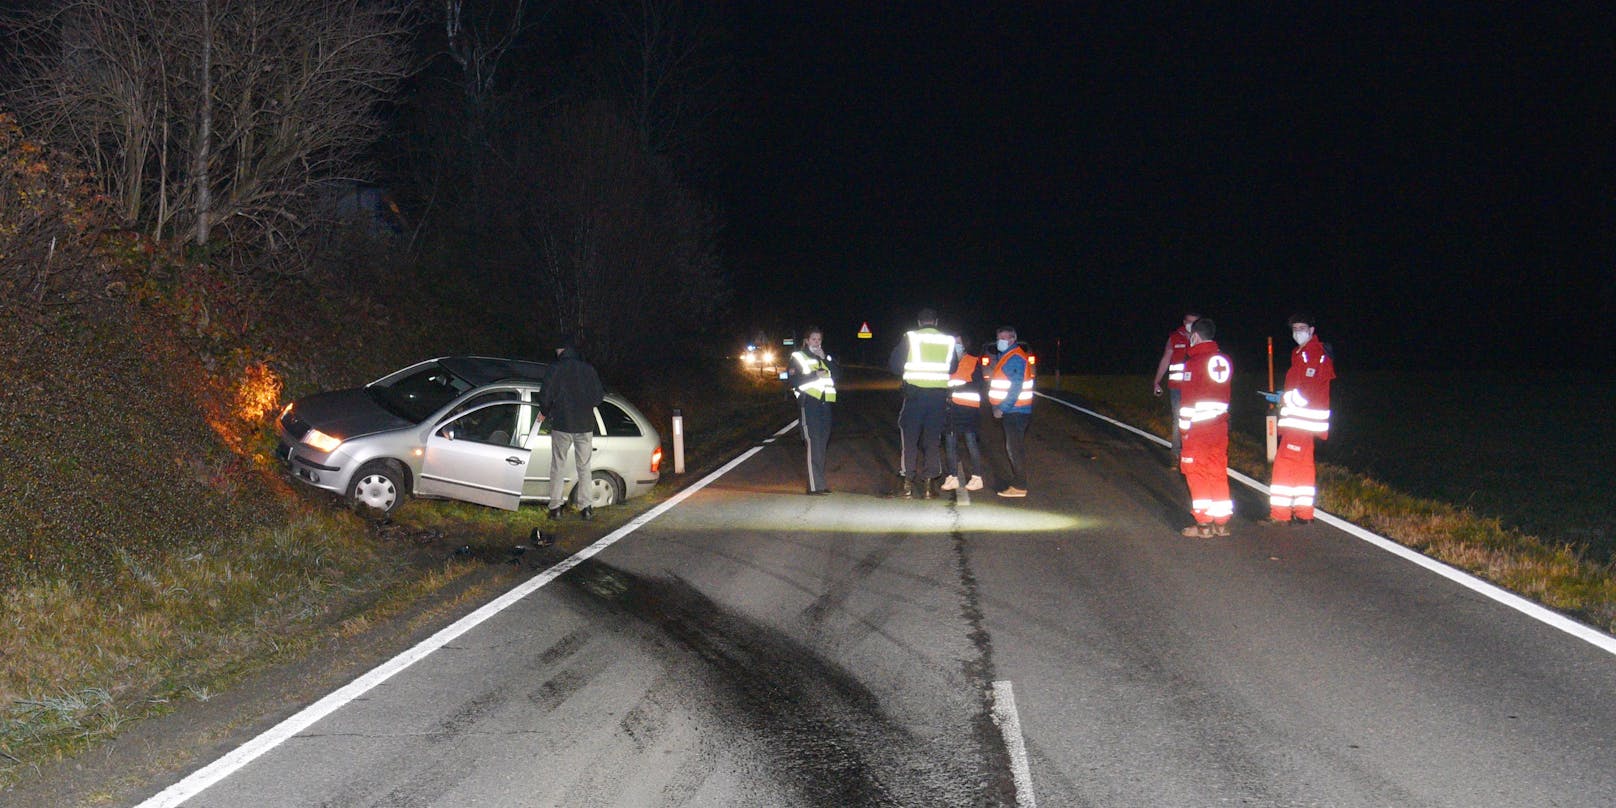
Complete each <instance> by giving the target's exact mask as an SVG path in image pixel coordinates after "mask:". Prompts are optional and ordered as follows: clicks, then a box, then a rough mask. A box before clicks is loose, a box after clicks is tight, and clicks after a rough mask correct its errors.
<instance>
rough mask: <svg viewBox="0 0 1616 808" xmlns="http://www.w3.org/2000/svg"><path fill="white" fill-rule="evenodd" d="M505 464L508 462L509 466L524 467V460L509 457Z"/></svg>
mask: <svg viewBox="0 0 1616 808" xmlns="http://www.w3.org/2000/svg"><path fill="white" fill-rule="evenodd" d="M505 462H507V463H509V464H511V465H513V466H520V465H522V458H520V457H507V458H505Z"/></svg>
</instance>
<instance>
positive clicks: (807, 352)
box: [786, 326, 841, 496]
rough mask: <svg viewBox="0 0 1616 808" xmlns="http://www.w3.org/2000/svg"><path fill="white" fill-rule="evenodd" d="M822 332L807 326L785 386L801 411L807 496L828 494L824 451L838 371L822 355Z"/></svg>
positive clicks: (822, 330) (828, 443)
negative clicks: (788, 388) (806, 463)
mask: <svg viewBox="0 0 1616 808" xmlns="http://www.w3.org/2000/svg"><path fill="white" fill-rule="evenodd" d="M824 342H825V331H824V329H822V328H820V327H819V326H809V327H808V329H807V330H806V331H805V332H804V334H803V338H802V350H800V351H792V352H791V361H790V363H789V365H788V367H787V368H786V383H787V384H789V385H790V386H791V392H792V393H793V394H795V395H796V396H797V406H798V407H800V408H801V413H802V419H801V421H800V423H801V424H802V442H803V445H804V447H805V449H806V451H807V461H808V493H809V494H811V495H815V496H823V495H825V494H829V493H830V484H829V482H828V481H826V479H825V450H826V449H827V448H829V446H830V421H831V414H830V408H831V405H832V404H835V403H836V377H837V376H839V375H841V371H840V370H839V369H838V368H837V367H836V360H834V359H832V358H831V356H830V354H828V353H826V352H825V345H824Z"/></svg>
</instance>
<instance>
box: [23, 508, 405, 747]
mask: <svg viewBox="0 0 1616 808" xmlns="http://www.w3.org/2000/svg"><path fill="white" fill-rule="evenodd" d="M368 533H369V531H368V530H366V529H365V528H364V526H363V525H362V524H361V523H360V522H359V520H357V519H355V518H353V517H351V516H348V515H344V514H332V515H326V516H320V515H308V516H305V517H303V518H301V519H298V520H297V521H294V522H293V523H291V524H288V525H286V526H284V527H281V528H276V529H260V530H255V531H252V532H251V533H249V534H247V535H245V536H241V537H238V538H236V539H234V540H231V541H225V542H220V543H219V544H218V545H217V546H216V547H213V548H210V549H208V550H205V551H199V552H193V553H188V554H186V555H173V556H161V555H160V556H158V557H156V558H153V559H149V560H146V561H144V562H137V561H136V560H135V558H134V557H133V556H125V557H124V558H122V559H120V562H119V564H118V569H117V571H116V572H115V573H114V576H113V579H112V580H111V581H109V582H106V583H105V584H102V583H99V582H97V583H83V582H75V581H71V580H67V579H63V578H55V579H43V578H40V579H31V580H24V581H22V582H21V583H19V584H17V585H15V586H13V587H12V588H10V589H9V590H8V591H7V592H6V594H5V596H4V598H3V599H0V623H3V625H4V626H5V632H4V635H3V638H0V704H6V705H9V708H8V709H7V711H6V714H5V715H4V717H3V719H0V752H3V753H4V754H5V755H6V756H7V757H8V758H10V759H11V760H13V761H29V760H35V759H39V758H41V757H54V756H58V755H63V754H68V753H71V752H73V751H74V750H76V749H78V748H81V747H82V746H84V745H85V744H87V743H89V742H92V741H95V740H97V739H99V738H103V737H110V736H113V735H115V734H116V733H117V731H118V729H119V727H120V726H121V725H122V724H123V723H124V722H125V721H127V720H130V719H133V718H139V717H142V716H145V715H149V714H151V713H153V712H156V711H161V710H163V709H166V705H167V704H169V703H170V702H172V701H176V700H181V699H185V698H192V697H195V696H196V695H197V694H203V693H208V692H211V691H214V690H217V689H218V688H219V687H222V686H223V685H224V684H225V683H227V682H228V681H229V680H230V679H232V678H233V677H235V676H237V675H239V674H241V673H243V672H245V671H247V670H250V669H252V668H254V667H256V666H258V665H261V664H263V663H265V662H266V661H270V660H273V659H275V658H277V657H278V656H279V655H280V654H282V653H285V652H287V651H289V650H291V649H293V648H295V647H298V646H300V645H301V644H302V643H304V642H305V641H306V640H307V639H308V638H307V637H304V636H301V632H302V630H306V629H307V628H308V627H315V626H319V625H321V624H322V623H323V622H324V621H325V620H327V619H328V618H329V617H330V616H331V615H332V614H334V613H341V612H343V611H345V610H350V609H353V608H355V607H356V605H362V604H363V603H365V602H367V601H371V600H374V599H375V598H376V597H379V595H380V594H381V593H385V592H386V591H388V589H389V588H390V587H395V586H397V585H399V584H400V583H401V582H403V581H405V580H406V579H407V578H408V569H407V566H406V565H405V564H404V563H402V562H400V561H397V560H395V559H394V556H393V554H391V553H388V552H386V550H385V549H384V548H382V547H379V546H377V545H376V543H375V542H373V541H371V540H370V539H369V536H368ZM9 774H11V775H15V774H16V772H10V773H9Z"/></svg>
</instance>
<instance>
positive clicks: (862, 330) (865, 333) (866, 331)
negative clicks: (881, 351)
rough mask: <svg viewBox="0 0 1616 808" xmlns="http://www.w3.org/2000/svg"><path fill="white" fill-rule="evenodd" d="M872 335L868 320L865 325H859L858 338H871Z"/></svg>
mask: <svg viewBox="0 0 1616 808" xmlns="http://www.w3.org/2000/svg"><path fill="white" fill-rule="evenodd" d="M870 337H871V334H870V324H869V323H868V322H866V323H865V324H864V325H861V326H859V332H858V338H859V339H870Z"/></svg>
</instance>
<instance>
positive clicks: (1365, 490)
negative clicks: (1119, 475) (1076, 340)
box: [1062, 376, 1616, 631]
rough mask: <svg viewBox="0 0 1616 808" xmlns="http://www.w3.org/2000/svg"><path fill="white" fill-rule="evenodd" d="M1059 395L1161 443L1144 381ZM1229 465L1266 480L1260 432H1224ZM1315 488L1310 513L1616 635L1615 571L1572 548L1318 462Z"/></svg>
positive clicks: (1099, 383)
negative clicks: (1319, 512)
mask: <svg viewBox="0 0 1616 808" xmlns="http://www.w3.org/2000/svg"><path fill="white" fill-rule="evenodd" d="M1062 388H1063V389H1064V390H1065V391H1066V392H1069V393H1075V394H1076V395H1077V396H1078V397H1080V398H1082V399H1083V400H1084V402H1085V403H1086V404H1089V405H1090V406H1092V407H1093V408H1094V409H1096V410H1097V411H1099V412H1104V413H1105V414H1107V415H1110V416H1112V417H1115V418H1117V419H1118V420H1121V421H1124V422H1127V423H1131V424H1134V425H1136V426H1140V427H1141V428H1143V429H1146V430H1147V431H1151V432H1154V433H1155V434H1157V435H1161V436H1163V437H1165V436H1166V435H1167V434H1168V432H1167V430H1168V424H1167V418H1166V410H1167V407H1166V405H1165V404H1163V403H1162V402H1161V400H1160V399H1156V398H1154V397H1153V396H1151V395H1150V387H1149V383H1148V379H1146V378H1145V377H1140V376H1076V377H1066V378H1065V379H1064V380H1063V385H1062ZM1235 403H1236V404H1237V405H1238V404H1239V403H1240V402H1239V401H1236V402H1235ZM1238 421H1239V418H1238V416H1237V423H1238ZM1229 465H1230V467H1232V468H1235V469H1238V470H1239V471H1242V472H1245V473H1246V474H1248V475H1251V476H1252V477H1253V478H1256V479H1259V480H1266V479H1267V478H1268V464H1267V462H1266V459H1265V453H1264V448H1263V445H1262V436H1261V434H1260V433H1259V434H1255V435H1248V434H1241V433H1240V432H1239V431H1238V430H1237V431H1236V432H1235V433H1234V434H1232V435H1231V439H1230V446H1229ZM1318 482H1319V506H1320V507H1321V508H1323V509H1325V510H1327V511H1329V512H1330V513H1333V514H1336V515H1337V516H1340V517H1342V518H1344V519H1346V520H1348V521H1350V522H1353V523H1354V524H1357V525H1361V526H1363V527H1365V528H1367V529H1369V530H1372V531H1375V532H1376V533H1380V534H1381V535H1384V536H1387V537H1389V538H1391V539H1394V540H1396V541H1397V542H1399V543H1401V544H1404V545H1406V546H1408V547H1411V548H1413V549H1415V550H1419V551H1420V552H1422V553H1425V554H1426V555H1429V556H1431V557H1433V558H1436V559H1438V560H1440V561H1443V562H1445V563H1447V564H1451V565H1453V566H1455V567H1458V568H1460V569H1463V570H1465V571H1466V572H1469V573H1471V574H1473V575H1476V576H1477V577H1480V578H1483V579H1485V580H1488V581H1491V582H1492V583H1495V584H1497V585H1499V586H1501V587H1504V588H1505V589H1508V590H1510V591H1512V592H1515V593H1517V594H1519V595H1521V596H1523V597H1526V598H1530V599H1532V600H1534V601H1537V602H1539V603H1542V604H1543V605H1545V606H1548V607H1550V608H1552V609H1556V610H1558V611H1561V612H1564V613H1566V614H1569V615H1571V616H1573V617H1576V618H1578V619H1580V620H1582V621H1584V622H1586V623H1588V624H1590V625H1593V626H1596V627H1598V628H1601V629H1603V630H1605V631H1616V569H1613V567H1612V565H1610V564H1605V563H1600V562H1599V561H1596V560H1591V559H1589V558H1588V557H1587V554H1586V553H1584V552H1583V551H1581V550H1580V549H1579V548H1577V547H1574V546H1572V545H1570V544H1567V543H1556V542H1551V541H1546V540H1544V539H1542V538H1540V537H1538V536H1535V535H1531V534H1528V533H1526V532H1524V531H1521V530H1518V529H1514V528H1510V527H1507V526H1506V525H1505V524H1504V523H1503V522H1502V521H1501V520H1500V519H1498V518H1496V517H1492V516H1488V515H1484V514H1479V513H1476V512H1475V511H1474V510H1472V509H1470V508H1466V507H1460V506H1458V505H1454V504H1451V503H1446V502H1441V501H1437V500H1434V499H1429V498H1422V497H1416V496H1411V495H1409V494H1405V493H1403V492H1400V491H1398V490H1396V489H1394V488H1392V487H1391V486H1389V485H1387V484H1385V483H1383V482H1380V481H1377V480H1375V479H1372V478H1370V477H1368V476H1367V475H1364V474H1359V473H1356V472H1354V471H1352V470H1350V469H1346V468H1342V467H1340V466H1335V465H1331V464H1328V463H1321V464H1320V466H1319V481H1318Z"/></svg>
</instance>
